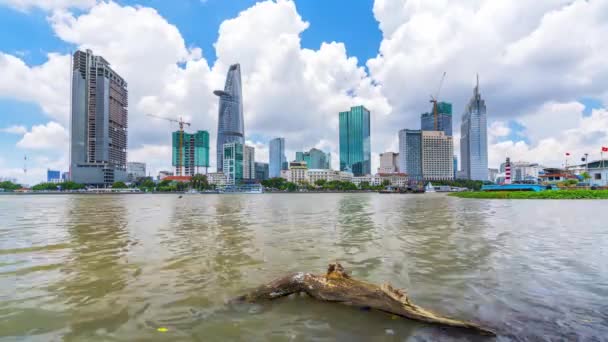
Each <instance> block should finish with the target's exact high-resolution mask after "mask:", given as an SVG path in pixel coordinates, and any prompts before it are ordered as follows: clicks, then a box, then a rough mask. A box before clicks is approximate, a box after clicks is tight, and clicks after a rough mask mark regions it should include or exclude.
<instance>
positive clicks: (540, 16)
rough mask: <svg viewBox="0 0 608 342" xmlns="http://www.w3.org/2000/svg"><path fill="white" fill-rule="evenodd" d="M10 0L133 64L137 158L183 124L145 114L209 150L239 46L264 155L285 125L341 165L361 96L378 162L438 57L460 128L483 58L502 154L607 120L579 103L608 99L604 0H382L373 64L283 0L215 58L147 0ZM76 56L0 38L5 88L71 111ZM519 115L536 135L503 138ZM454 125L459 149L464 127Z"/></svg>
mask: <svg viewBox="0 0 608 342" xmlns="http://www.w3.org/2000/svg"><path fill="white" fill-rule="evenodd" d="M0 1H2V0H0ZM10 2H11V3H13V4H14V3H21V4H25V5H23V6H22V8H31V7H33V6H35V7H39V8H43V9H49V10H50V9H52V10H54V11H53V14H52V16H51V17H50V19H49V22H50V23H51V25H52V27H53V29H54V31H55V33H56V35H57V36H58V37H59V38H60V39H62V40H64V41H65V42H68V43H70V44H74V45H75V46H77V47H78V48H82V49H85V48H90V49H92V50H93V51H94V53H96V54H99V55H102V56H104V58H106V59H107V60H108V61H109V62H110V63H111V64H112V67H113V68H114V69H115V70H116V71H117V72H118V73H120V74H121V75H122V76H123V77H125V79H126V80H127V81H128V83H129V103H130V107H129V146H130V148H129V160H139V161H144V162H148V163H149V164H150V165H155V166H154V167H157V168H169V166H170V148H169V144H170V133H171V131H172V130H175V129H177V127H176V126H175V125H171V124H169V123H167V122H165V121H162V120H155V119H152V118H150V117H147V116H146V114H155V115H162V116H165V117H179V116H182V117H183V118H184V119H185V120H189V121H191V122H192V124H193V125H192V126H191V129H192V130H198V129H206V130H208V131H209V132H210V138H211V139H210V141H211V144H210V145H211V151H210V152H211V153H210V155H211V164H212V166H214V165H215V136H216V128H217V98H216V97H215V96H213V95H212V90H213V89H218V88H222V87H223V85H224V79H225V75H226V70H227V68H228V66H229V65H230V64H232V63H235V62H240V63H241V67H242V72H243V94H244V109H245V132H246V136H247V137H248V138H249V142H250V143H252V144H253V145H255V146H256V149H258V148H259V153H256V154H257V156H258V158H256V159H257V160H259V161H267V159H264V158H267V157H266V156H267V152H265V151H266V149H267V143H266V141H265V140H266V139H269V138H272V137H275V136H283V137H285V138H286V145H287V151H286V152H287V154H288V159H293V153H294V152H295V151H297V150H308V149H309V148H311V147H317V148H321V149H323V150H325V151H329V152H331V153H332V161H333V165H334V166H335V167H337V165H338V159H339V151H338V114H337V113H338V112H339V111H342V110H346V109H348V108H349V107H350V106H352V105H357V104H363V105H365V106H366V107H368V108H369V109H370V110H371V111H372V137H371V141H372V152H373V155H374V157H373V165H372V169H376V167H377V163H378V161H377V154H378V153H379V152H383V151H385V150H395V149H396V136H397V131H398V130H399V129H402V128H418V127H419V122H420V121H419V114H420V112H424V111H428V110H429V109H430V104H429V103H428V96H429V94H431V93H432V92H435V91H436V87H437V83H438V82H439V78H440V76H441V74H442V72H443V71H447V72H448V75H447V79H446V82H445V85H444V89H443V90H442V92H441V94H442V95H441V99H443V100H448V101H451V102H453V104H454V107H453V108H454V121H453V122H454V132H455V133H457V131H458V127H459V124H460V113H461V112H462V109H463V108H464V105H465V102H466V101H467V100H468V98H470V96H471V93H472V84H473V79H474V77H475V74H476V73H477V72H479V73H480V74H481V91H482V96H483V97H484V98H485V100H486V102H487V106H488V119H489V122H492V124H491V125H490V127H489V136H490V143H491V147H490V153H491V154H490V160H491V161H492V162H494V163H495V162H497V161H499V160H500V161H502V160H503V159H504V157H505V155H507V154H512V155H521V156H522V158H523V157H526V158H530V160H534V161H541V162H547V163H552V162H558V163H559V159H560V158H559V156H558V157H557V158H556V157H554V156H553V155H554V154H556V153H557V152H556V151H559V150H560V148H561V149H570V150H571V151H572V152H571V153H575V152H576V153H578V152H577V151H576V150H575V148H577V145H575V143H580V144H581V147H580V148H581V149H588V148H591V146H592V143H591V142H590V140H589V141H586V140H585V141H579V140H576V139H575V134H576V133H577V132H578V133H579V134H582V133H583V132H585V133H586V134H588V135H587V137H594V139H595V138H597V137H599V136H600V135H601V132H595V131H594V132H590V131H589V129H586V128H584V127H586V126H585V125H588V124H589V121H588V120H591V119H590V118H593V119H592V120H594V121H593V124H596V125H599V124H601V122H602V119H601V117H602V116H601V115H600V114H595V115H596V116H595V117H593V116H592V117H589V118H586V117H582V114H581V111H582V105H581V104H580V103H578V102H577V101H578V99H579V98H581V97H597V98H604V99H606V100H607V101H608V91H606V89H608V64H606V63H605V56H606V55H608V45H606V44H605V43H604V42H603V40H602V38H603V37H605V36H608V17H607V16H608V2H607V1H582V0H574V1H571V0H539V1H534V2H533V3H527V2H517V1H511V2H508V1H478V0H473V1H465V2H458V3H455V2H449V3H448V0H435V1H429V0H424V1H423V0H376V1H375V3H374V15H375V17H376V19H377V20H378V21H379V25H380V28H381V30H382V34H383V41H382V42H381V45H380V47H379V54H378V56H377V57H376V58H373V59H371V60H369V61H367V63H366V64H367V66H368V69H369V72H370V73H369V74H368V73H367V72H366V70H365V69H364V68H362V67H359V66H358V64H359V63H360V62H362V61H357V59H356V58H354V57H352V56H349V54H348V49H347V46H345V45H344V44H343V43H341V42H324V43H322V44H321V45H320V46H319V47H318V49H304V48H302V46H301V42H300V39H301V34H302V32H304V31H305V30H306V29H307V28H308V27H309V25H310V24H309V23H307V22H305V21H304V20H303V19H302V17H301V16H300V15H299V14H298V12H297V10H296V7H295V4H294V3H293V2H291V1H287V0H277V1H264V2H260V3H257V4H256V5H254V6H252V7H251V8H248V9H246V10H244V11H242V12H241V13H239V15H238V16H237V17H235V18H232V19H229V20H226V21H224V22H223V23H222V24H221V25H220V27H219V32H218V39H217V41H216V43H215V45H214V47H215V49H216V55H217V61H216V62H215V64H213V65H209V63H208V62H207V60H206V59H205V58H204V53H203V51H201V49H200V48H197V47H190V45H189V44H187V43H186V42H185V40H184V38H183V36H182V35H181V33H180V32H179V30H178V29H177V28H176V27H175V26H174V25H172V24H171V23H169V22H167V20H166V19H165V18H163V17H162V16H161V15H160V14H159V13H158V12H157V11H156V10H154V9H151V8H147V7H142V6H121V5H119V4H116V3H113V2H100V3H97V4H96V5H95V6H93V7H92V8H90V10H89V11H87V12H85V13H81V12H71V11H70V10H68V9H66V8H68V7H71V6H72V5H71V4H73V3H72V2H68V1H59V2H50V1H48V2H44V1H42V2H36V5H34V2H33V1H20V2H18V1H10ZM4 3H8V1H7V0H4ZM49 3H52V4H54V6H51V5H48V4H49ZM74 3H75V2H74ZM86 3H91V4H92V3H93V1H83V2H82V4H83V6H85V7H86V6H87V5H86ZM45 4H46V5H45ZM447 7H449V8H450V10H449V11H446V10H445V9H446V8H447ZM62 8H63V9H62ZM312 24H313V25H314V23H312ZM555 37H559V38H560V39H556V38H555ZM69 67H70V63H69V56H66V55H58V54H49V56H48V61H47V62H46V63H44V64H42V65H40V66H27V65H26V64H25V63H24V62H23V61H22V60H21V59H19V58H17V57H15V56H12V55H10V54H5V53H0V73H1V74H2V75H3V77H2V78H0V97H9V98H16V99H19V100H23V101H31V102H35V103H38V104H39V105H40V106H41V108H42V109H43V111H44V112H45V113H46V114H48V115H49V117H50V118H52V120H53V121H54V122H57V123H58V124H60V125H62V126H63V127H67V121H68V118H69V113H68V110H69V102H68V100H69V95H68V94H69ZM599 112H601V111H599ZM511 122H518V123H520V124H521V125H523V126H525V134H526V135H527V136H528V140H527V141H529V142H528V143H526V142H523V141H510V140H507V141H504V138H508V137H510V136H511V134H512V133H513V132H512V131H511V130H510V128H509V125H508V123H511ZM47 126H48V125H47ZM47 128H48V127H47ZM32 132H33V130H32ZM573 132H574V133H573ZM28 134H29V133H28ZM252 137H255V139H253V138H252ZM454 138H455V140H454V141H455V151H456V152H457V151H458V142H459V140H458V137H457V134H456V135H455V137H454ZM499 138H500V139H499ZM24 139H25V138H24ZM497 141H501V142H500V143H497ZM32 143H33V142H32ZM593 143H594V144H595V143H596V141H595V140H594V141H593ZM560 144H561V145H560ZM568 144H571V145H568ZM560 146H561V147H560ZM256 152H257V151H256ZM543 158H546V159H543ZM146 159H149V160H146Z"/></svg>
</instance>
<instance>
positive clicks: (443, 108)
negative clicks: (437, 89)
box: [420, 102, 452, 137]
mask: <svg viewBox="0 0 608 342" xmlns="http://www.w3.org/2000/svg"><path fill="white" fill-rule="evenodd" d="M433 110H434V109H432V110H431V112H430V113H422V114H421V115H420V129H421V130H423V131H442V132H444V133H445V135H447V136H450V137H451V136H452V104H451V103H448V102H438V103H437V129H435V115H434V114H433Z"/></svg>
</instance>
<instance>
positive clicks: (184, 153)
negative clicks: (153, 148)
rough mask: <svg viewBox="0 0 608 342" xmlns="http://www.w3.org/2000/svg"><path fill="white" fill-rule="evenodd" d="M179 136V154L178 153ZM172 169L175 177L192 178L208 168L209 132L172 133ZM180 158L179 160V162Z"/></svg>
mask: <svg viewBox="0 0 608 342" xmlns="http://www.w3.org/2000/svg"><path fill="white" fill-rule="evenodd" d="M180 136H181V152H180ZM172 140H173V144H172V145H173V167H175V175H177V176H194V175H195V174H197V173H200V168H201V167H205V168H206V167H209V132H207V131H197V132H196V133H192V134H191V133H186V132H184V133H183V135H182V133H181V132H180V131H175V132H173V136H172ZM180 158H181V160H180Z"/></svg>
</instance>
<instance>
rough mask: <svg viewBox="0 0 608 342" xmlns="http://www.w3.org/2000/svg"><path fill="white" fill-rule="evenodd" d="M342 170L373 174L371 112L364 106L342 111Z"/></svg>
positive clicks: (358, 173)
mask: <svg viewBox="0 0 608 342" xmlns="http://www.w3.org/2000/svg"><path fill="white" fill-rule="evenodd" d="M339 115H340V171H351V172H352V173H353V174H354V175H355V176H363V175H369V174H371V168H372V165H371V144H370V112H369V110H367V109H366V108H365V107H363V106H356V107H351V109H350V110H349V111H346V112H340V114H339Z"/></svg>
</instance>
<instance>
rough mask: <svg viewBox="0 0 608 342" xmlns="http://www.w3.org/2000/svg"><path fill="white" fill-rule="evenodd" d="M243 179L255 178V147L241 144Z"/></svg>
mask: <svg viewBox="0 0 608 342" xmlns="http://www.w3.org/2000/svg"><path fill="white" fill-rule="evenodd" d="M243 179H255V148H254V147H253V146H247V145H245V146H243Z"/></svg>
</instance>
